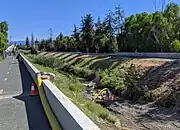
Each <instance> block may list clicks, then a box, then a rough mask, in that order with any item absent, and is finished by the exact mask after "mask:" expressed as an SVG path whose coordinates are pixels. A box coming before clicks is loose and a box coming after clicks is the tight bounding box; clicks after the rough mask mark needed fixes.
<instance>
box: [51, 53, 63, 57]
mask: <svg viewBox="0 0 180 130" xmlns="http://www.w3.org/2000/svg"><path fill="white" fill-rule="evenodd" d="M64 55H65V53H61V54H60V55H59V54H57V55H55V56H54V57H55V58H60V57H62V56H64Z"/></svg>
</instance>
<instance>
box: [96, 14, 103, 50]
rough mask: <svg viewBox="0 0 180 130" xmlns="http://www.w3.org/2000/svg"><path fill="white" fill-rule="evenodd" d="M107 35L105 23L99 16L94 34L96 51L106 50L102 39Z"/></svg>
mask: <svg viewBox="0 0 180 130" xmlns="http://www.w3.org/2000/svg"><path fill="white" fill-rule="evenodd" d="M104 35H105V24H104V23H102V22H101V20H100V18H99V17H98V19H97V22H96V23H95V36H94V44H95V49H96V52H104V51H105V50H104V49H105V48H104V44H103V43H102V41H101V40H102V39H103V38H104Z"/></svg>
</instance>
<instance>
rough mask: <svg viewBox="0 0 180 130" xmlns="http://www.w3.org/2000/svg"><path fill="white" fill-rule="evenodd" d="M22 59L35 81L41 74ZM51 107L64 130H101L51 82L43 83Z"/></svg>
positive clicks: (21, 56) (45, 81)
mask: <svg viewBox="0 0 180 130" xmlns="http://www.w3.org/2000/svg"><path fill="white" fill-rule="evenodd" d="M20 58H22V61H23V62H24V64H25V66H26V67H27V69H28V71H29V73H30V74H31V76H32V78H33V80H34V81H35V82H36V83H37V81H36V77H35V76H36V73H38V72H39V70H37V69H36V68H35V67H34V66H33V65H32V64H31V63H30V62H29V61H28V60H27V59H26V58H25V57H24V56H23V55H21V54H20ZM42 84H43V88H44V91H45V95H46V98H47V100H48V102H49V105H50V107H51V109H52V111H53V113H54V115H55V116H56V119H57V120H58V122H59V123H60V125H61V127H62V129H64V130H100V129H99V128H98V126H97V125H95V124H94V123H93V122H92V121H91V120H90V119H89V118H88V117H87V116H86V115H85V114H84V113H83V112H82V111H81V110H80V109H79V108H78V107H77V106H76V105H74V104H73V103H72V102H71V101H70V100H69V98H68V97H66V96H65V95H64V94H63V93H62V92H61V91H60V90H59V89H58V88H56V86H54V85H53V84H52V83H51V82H50V81H49V80H44V81H43V82H42Z"/></svg>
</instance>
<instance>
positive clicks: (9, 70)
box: [0, 56, 51, 130]
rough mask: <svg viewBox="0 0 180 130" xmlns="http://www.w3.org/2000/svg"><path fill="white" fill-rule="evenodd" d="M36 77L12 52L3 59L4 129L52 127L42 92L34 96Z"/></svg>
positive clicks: (0, 121)
mask: <svg viewBox="0 0 180 130" xmlns="http://www.w3.org/2000/svg"><path fill="white" fill-rule="evenodd" d="M31 83H32V79H31V77H30V75H29V73H28V72H27V70H26V68H25V66H24V64H23V63H19V62H18V60H17V59H16V58H15V57H13V56H10V57H8V58H6V59H5V60H4V61H3V62H1V63H0V130H50V129H51V128H50V125H49V122H48V120H47V118H46V116H45V113H44V110H43V108H42V105H41V102H40V98H39V96H33V97H30V96H29V93H30V88H31Z"/></svg>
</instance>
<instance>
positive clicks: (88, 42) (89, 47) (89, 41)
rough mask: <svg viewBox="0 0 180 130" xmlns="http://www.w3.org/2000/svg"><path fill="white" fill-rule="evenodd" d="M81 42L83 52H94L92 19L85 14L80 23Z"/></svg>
mask: <svg viewBox="0 0 180 130" xmlns="http://www.w3.org/2000/svg"><path fill="white" fill-rule="evenodd" d="M81 23H82V24H81V26H82V28H81V38H82V39H81V42H82V47H83V51H85V52H94V49H95V45H94V38H93V37H94V29H93V27H94V23H93V17H92V15H91V14H87V15H86V16H84V17H83V18H82V21H81Z"/></svg>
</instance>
